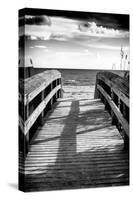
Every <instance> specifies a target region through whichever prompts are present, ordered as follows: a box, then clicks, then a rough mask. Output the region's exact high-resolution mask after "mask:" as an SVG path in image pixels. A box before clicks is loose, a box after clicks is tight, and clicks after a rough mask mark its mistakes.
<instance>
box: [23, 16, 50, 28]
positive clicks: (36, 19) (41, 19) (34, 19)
mask: <svg viewBox="0 0 133 200" xmlns="http://www.w3.org/2000/svg"><path fill="white" fill-rule="evenodd" d="M19 25H20V26H22V25H47V26H51V19H50V17H48V16H46V15H41V16H29V15H26V16H25V18H19Z"/></svg>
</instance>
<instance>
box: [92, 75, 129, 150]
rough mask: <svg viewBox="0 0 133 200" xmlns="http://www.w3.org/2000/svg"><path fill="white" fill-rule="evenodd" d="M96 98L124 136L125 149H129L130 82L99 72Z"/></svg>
mask: <svg viewBox="0 0 133 200" xmlns="http://www.w3.org/2000/svg"><path fill="white" fill-rule="evenodd" d="M95 98H100V99H101V100H102V102H103V103H104V104H105V109H107V110H108V111H109V113H110V115H111V117H112V124H113V125H116V126H117V128H118V130H119V132H120V133H121V135H122V136H123V139H124V146H125V148H129V110H130V105H129V80H127V79H125V78H122V77H120V76H118V75H116V74H114V73H111V72H99V73H98V74H97V76H96V87H95Z"/></svg>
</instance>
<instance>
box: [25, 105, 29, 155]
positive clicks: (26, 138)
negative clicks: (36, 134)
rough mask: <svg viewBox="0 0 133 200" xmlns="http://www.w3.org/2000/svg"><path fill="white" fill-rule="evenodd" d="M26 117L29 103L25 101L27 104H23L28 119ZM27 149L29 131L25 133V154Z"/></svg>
mask: <svg viewBox="0 0 133 200" xmlns="http://www.w3.org/2000/svg"><path fill="white" fill-rule="evenodd" d="M28 117H29V103H27V105H26V106H25V118H26V119H28ZM24 131H25V128H24ZM28 149H29V131H28V132H27V133H26V135H25V155H26V154H27V153H28Z"/></svg>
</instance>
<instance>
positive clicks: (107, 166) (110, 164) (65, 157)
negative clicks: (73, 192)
mask: <svg viewBox="0 0 133 200" xmlns="http://www.w3.org/2000/svg"><path fill="white" fill-rule="evenodd" d="M128 160H129V159H128V151H125V150H123V139H122V137H121V136H120V133H119V132H118V130H117V129H116V127H115V126H112V125H111V118H110V115H109V114H108V112H107V111H105V109H104V105H103V104H102V103H101V101H100V100H99V99H95V100H94V99H84V98H80V99H79V98H76V97H73V98H64V99H59V100H58V102H57V103H56V104H55V105H54V108H53V109H52V111H50V112H49V113H48V115H47V117H46V119H45V122H44V124H43V126H40V127H39V128H38V130H37V132H36V134H35V136H34V138H33V139H32V141H31V144H30V149H29V152H28V155H27V158H26V161H25V174H26V176H25V188H26V191H37V190H54V189H68V188H70V189H72V188H85V187H86V188H88V187H101V186H119V185H128V184H129V180H128V177H129V171H128V166H129V165H128Z"/></svg>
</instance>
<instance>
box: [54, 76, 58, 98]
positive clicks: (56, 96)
mask: <svg viewBox="0 0 133 200" xmlns="http://www.w3.org/2000/svg"><path fill="white" fill-rule="evenodd" d="M57 85H58V79H56V81H55V87H56V86H57ZM55 98H56V101H57V99H58V91H57V92H56V94H55Z"/></svg>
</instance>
